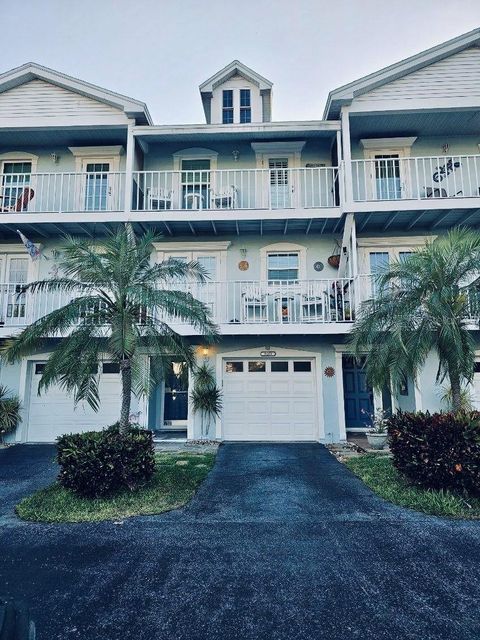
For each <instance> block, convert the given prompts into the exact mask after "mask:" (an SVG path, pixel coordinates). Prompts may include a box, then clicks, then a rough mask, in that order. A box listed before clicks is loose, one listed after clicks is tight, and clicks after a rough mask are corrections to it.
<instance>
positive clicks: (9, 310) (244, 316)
mask: <svg viewBox="0 0 480 640" xmlns="http://www.w3.org/2000/svg"><path fill="white" fill-rule="evenodd" d="M24 287H25V285H24V284H23V283H4V284H0V336H6V335H11V334H13V333H16V332H18V331H19V330H21V329H22V328H23V327H25V326H27V325H29V324H31V323H32V322H34V321H35V320H37V319H39V318H41V317H43V316H44V315H46V314H48V313H50V312H51V311H53V310H55V309H58V308H59V307H61V306H63V305H65V304H67V303H68V302H69V301H70V299H71V294H65V293H60V292H58V293H40V292H35V293H32V292H30V291H25V288H24ZM356 287H357V281H356V279H355V278H323V279H310V280H294V281H273V280H270V281H262V280H248V281H228V282H225V281H223V282H213V281H209V282H206V283H203V284H201V283H176V284H175V285H172V288H174V289H179V290H183V291H187V292H189V293H191V294H192V295H193V296H194V297H195V298H197V299H198V300H200V301H202V302H203V303H204V304H205V305H206V306H207V307H208V308H209V309H210V312H211V317H212V319H213V321H214V322H215V323H216V324H217V325H218V326H219V328H220V332H221V333H222V334H242V333H243V334H249V335H250V334H252V333H256V334H271V333H278V332H279V331H281V333H282V334H289V333H290V334H298V333H302V334H305V333H325V334H328V333H330V334H338V333H345V332H347V331H349V330H350V327H351V324H352V322H353V320H354V317H355V304H356V301H358V300H360V299H361V295H360V292H357V291H356ZM161 319H162V320H166V321H167V322H169V324H170V325H171V326H172V327H173V328H174V329H175V330H176V331H178V332H179V333H181V334H184V335H194V334H196V333H197V332H196V330H194V329H193V327H191V326H190V325H188V324H187V323H185V322H183V321H182V320H181V319H179V318H175V317H170V318H163V317H162V318H161Z"/></svg>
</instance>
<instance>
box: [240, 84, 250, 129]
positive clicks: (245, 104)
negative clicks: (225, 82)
mask: <svg viewBox="0 0 480 640" xmlns="http://www.w3.org/2000/svg"><path fill="white" fill-rule="evenodd" d="M251 121H252V105H251V102H250V89H240V122H251Z"/></svg>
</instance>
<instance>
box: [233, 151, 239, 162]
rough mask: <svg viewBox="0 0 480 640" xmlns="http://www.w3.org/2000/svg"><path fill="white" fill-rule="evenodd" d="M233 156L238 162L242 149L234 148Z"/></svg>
mask: <svg viewBox="0 0 480 640" xmlns="http://www.w3.org/2000/svg"><path fill="white" fill-rule="evenodd" d="M232 156H233V159H234V161H235V162H238V159H239V157H240V151H239V150H238V149H234V150H233V151H232Z"/></svg>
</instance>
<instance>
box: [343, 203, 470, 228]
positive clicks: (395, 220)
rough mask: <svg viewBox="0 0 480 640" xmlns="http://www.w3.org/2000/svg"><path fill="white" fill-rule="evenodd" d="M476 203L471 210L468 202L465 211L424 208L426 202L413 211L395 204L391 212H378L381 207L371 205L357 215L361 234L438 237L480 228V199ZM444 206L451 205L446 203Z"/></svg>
mask: <svg viewBox="0 0 480 640" xmlns="http://www.w3.org/2000/svg"><path fill="white" fill-rule="evenodd" d="M470 200H471V199H470ZM474 200H475V203H474V205H473V206H471V207H469V208H467V202H465V201H463V202H464V208H452V207H448V206H445V207H443V208H439V207H437V208H429V209H426V208H425V207H423V206H422V202H417V203H416V205H417V208H416V209H411V210H405V209H402V208H401V207H402V204H403V203H402V202H396V203H393V202H392V203H391V205H390V206H391V207H392V208H391V209H390V210H387V211H385V210H383V211H380V210H378V209H376V204H378V203H369V204H370V209H366V210H362V211H357V212H356V213H355V221H356V225H357V234H368V233H375V234H378V233H388V235H391V234H394V233H395V232H398V233H405V232H410V233H415V232H420V233H428V232H431V233H436V232H438V231H441V230H446V229H451V228H452V227H455V226H458V225H463V224H468V226H471V227H476V226H478V225H480V198H475V199H474ZM362 204H363V205H365V204H366V203H362ZM429 204H430V203H429ZM441 204H442V205H443V204H447V203H443V202H442V203H441ZM468 204H470V202H469V203H468ZM472 204H473V203H472ZM395 207H398V208H395Z"/></svg>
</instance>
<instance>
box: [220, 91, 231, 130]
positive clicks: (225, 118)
mask: <svg viewBox="0 0 480 640" xmlns="http://www.w3.org/2000/svg"><path fill="white" fill-rule="evenodd" d="M222 122H223V124H233V90H232V89H224V91H223V110H222Z"/></svg>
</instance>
